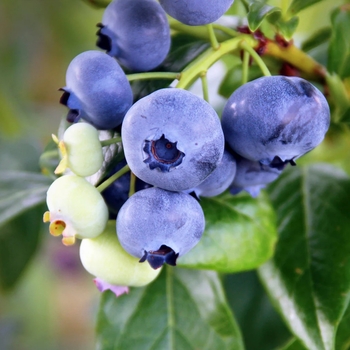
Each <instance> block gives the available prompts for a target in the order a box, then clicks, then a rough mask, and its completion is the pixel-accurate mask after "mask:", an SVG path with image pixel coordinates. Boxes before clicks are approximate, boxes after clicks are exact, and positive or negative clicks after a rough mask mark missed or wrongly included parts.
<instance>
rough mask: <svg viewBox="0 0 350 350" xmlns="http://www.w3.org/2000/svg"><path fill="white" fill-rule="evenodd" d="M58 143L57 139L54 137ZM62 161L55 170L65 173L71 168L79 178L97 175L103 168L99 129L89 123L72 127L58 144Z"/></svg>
mask: <svg viewBox="0 0 350 350" xmlns="http://www.w3.org/2000/svg"><path fill="white" fill-rule="evenodd" d="M54 140H55V141H56V142H58V141H57V138H55V137H54ZM58 147H59V149H60V151H61V156H62V160H61V162H60V164H59V165H58V167H57V168H56V170H55V173H56V174H60V173H63V172H64V171H65V170H66V168H69V169H70V170H71V171H72V172H73V173H74V174H76V175H79V176H83V177H85V176H90V175H93V174H95V173H96V172H97V171H98V170H99V169H100V168H101V166H102V163H103V153H102V145H101V142H100V140H99V135H98V131H97V129H96V128H95V127H94V126H92V125H91V124H88V123H77V124H73V125H71V126H70V127H69V128H68V129H67V130H66V131H65V132H64V134H63V139H62V140H61V141H59V142H58Z"/></svg>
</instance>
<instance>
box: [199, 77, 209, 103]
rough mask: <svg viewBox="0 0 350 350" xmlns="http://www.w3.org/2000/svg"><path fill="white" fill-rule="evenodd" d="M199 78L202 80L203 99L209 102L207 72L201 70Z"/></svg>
mask: <svg viewBox="0 0 350 350" xmlns="http://www.w3.org/2000/svg"><path fill="white" fill-rule="evenodd" d="M201 80H202V90H203V99H204V100H205V101H207V102H209V90H208V79H207V72H203V73H202V74H201Z"/></svg>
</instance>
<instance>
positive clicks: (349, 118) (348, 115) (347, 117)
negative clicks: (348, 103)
mask: <svg viewBox="0 0 350 350" xmlns="http://www.w3.org/2000/svg"><path fill="white" fill-rule="evenodd" d="M340 122H342V123H345V124H350V107H348V108H347V109H346V110H345V111H344V113H343V115H342V116H341V118H340Z"/></svg>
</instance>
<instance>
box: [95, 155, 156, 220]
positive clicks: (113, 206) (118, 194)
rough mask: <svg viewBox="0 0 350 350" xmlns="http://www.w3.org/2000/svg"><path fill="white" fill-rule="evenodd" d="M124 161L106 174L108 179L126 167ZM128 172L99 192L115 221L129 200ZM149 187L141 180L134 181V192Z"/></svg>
mask: <svg viewBox="0 0 350 350" xmlns="http://www.w3.org/2000/svg"><path fill="white" fill-rule="evenodd" d="M126 164H127V163H126V161H125V159H123V160H122V161H121V162H119V163H118V164H117V165H116V166H115V167H114V168H113V169H112V170H111V171H110V172H109V174H108V177H110V176H112V175H113V174H115V173H116V172H117V171H119V170H120V169H121V168H123V167H124V166H125V165H126ZM130 177H131V175H130V172H127V173H126V174H124V175H122V176H121V177H120V178H119V179H117V180H116V181H114V182H113V183H112V184H111V185H109V186H108V187H107V188H106V189H105V190H104V191H102V192H101V194H102V197H103V198H104V200H105V202H106V204H107V206H108V209H109V213H110V218H113V219H115V218H116V216H117V214H118V211H119V210H120V208H121V207H122V205H123V204H124V203H125V202H126V201H127V199H128V198H129V191H130ZM149 187H151V185H149V184H147V183H145V182H143V181H142V180H140V179H138V178H136V180H135V191H136V192H137V191H140V190H143V189H145V188H149Z"/></svg>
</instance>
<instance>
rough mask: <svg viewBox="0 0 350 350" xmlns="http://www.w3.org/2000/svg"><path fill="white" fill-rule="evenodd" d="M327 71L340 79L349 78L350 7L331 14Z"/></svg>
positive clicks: (344, 7)
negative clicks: (335, 74)
mask: <svg viewBox="0 0 350 350" xmlns="http://www.w3.org/2000/svg"><path fill="white" fill-rule="evenodd" d="M331 20H332V36H331V39H330V44H329V57H328V70H329V72H331V73H337V74H338V75H339V76H340V77H341V78H346V77H349V76H350V64H349V62H350V35H349V33H350V7H349V6H348V7H346V5H344V6H343V7H341V8H338V9H336V10H335V11H334V12H333V13H332V17H331Z"/></svg>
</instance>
